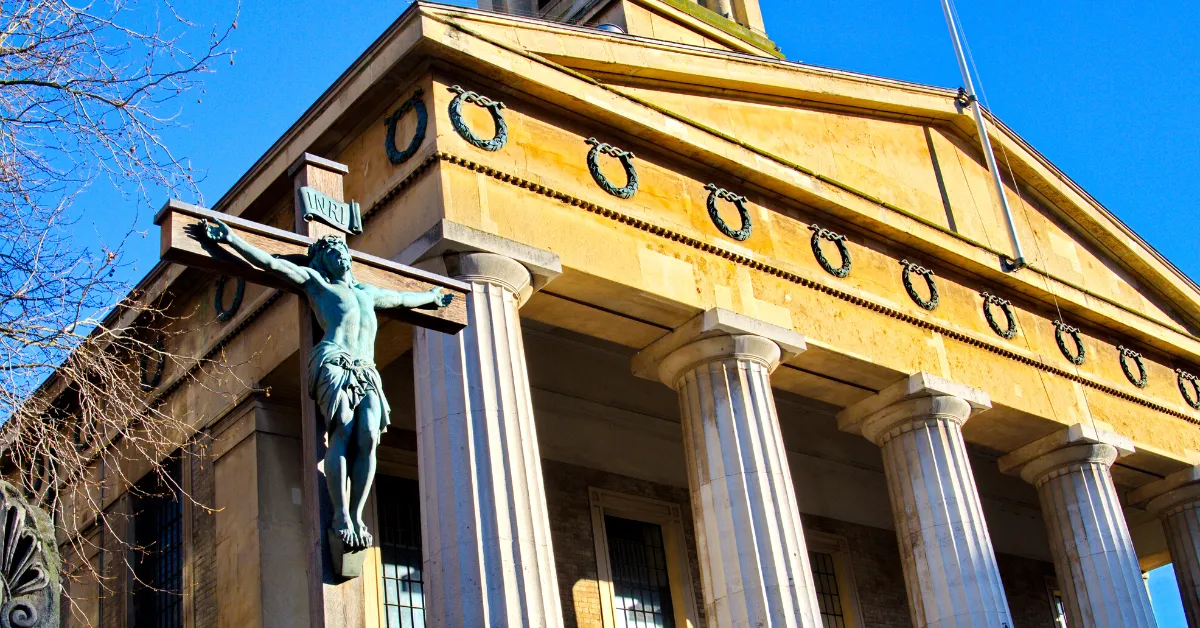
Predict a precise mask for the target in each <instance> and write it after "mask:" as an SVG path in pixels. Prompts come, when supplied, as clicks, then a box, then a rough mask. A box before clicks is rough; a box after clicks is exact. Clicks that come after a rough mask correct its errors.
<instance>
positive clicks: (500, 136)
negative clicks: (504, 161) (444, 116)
mask: <svg viewBox="0 0 1200 628" xmlns="http://www.w3.org/2000/svg"><path fill="white" fill-rule="evenodd" d="M449 90H450V91H451V92H454V93H455V94H457V96H455V97H454V99H453V100H451V101H450V107H449V113H450V124H451V125H452V126H453V127H454V130H455V131H457V132H458V135H459V137H461V138H463V139H464V140H467V142H470V144H471V145H472V146H474V147H476V148H482V149H483V150H487V151H497V150H500V149H501V148H504V145H505V144H506V143H508V124H507V123H506V122H505V121H504V114H502V113H500V110H501V109H503V108H504V103H502V102H500V101H498V100H492V99H491V98H488V97H487V96H481V95H479V94H477V93H475V92H470V91H467V90H465V89H463V88H461V87H459V86H458V85H455V86H453V87H450V88H449ZM464 102H466V103H470V104H472V105H479V106H480V107H483V108H484V109H487V110H488V112H489V113H491V114H492V123H493V124H495V125H496V134H495V135H494V136H492V139H490V140H485V139H483V138H481V137H479V136H478V135H475V133H474V132H472V131H471V127H469V126H467V121H466V120H464V119H463V116H462V106H463V103H464Z"/></svg>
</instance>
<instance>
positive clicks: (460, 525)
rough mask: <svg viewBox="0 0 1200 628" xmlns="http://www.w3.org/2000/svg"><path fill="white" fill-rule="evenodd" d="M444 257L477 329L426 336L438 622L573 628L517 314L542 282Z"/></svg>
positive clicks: (418, 347) (421, 450)
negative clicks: (563, 597)
mask: <svg viewBox="0 0 1200 628" xmlns="http://www.w3.org/2000/svg"><path fill="white" fill-rule="evenodd" d="M440 261H441V263H444V265H445V266H444V272H446V274H449V275H451V276H453V277H455V278H457V279H459V280H461V281H464V282H466V283H469V284H470V286H471V290H472V292H471V294H470V295H469V296H468V302H467V316H468V326H467V328H466V329H464V330H463V331H461V332H459V333H458V334H456V335H453V336H451V335H447V334H443V333H440V332H436V331H430V330H427V329H421V328H416V330H415V344H414V348H413V355H414V369H415V373H416V374H415V379H416V398H417V438H418V443H419V445H418V465H419V471H420V483H421V489H420V490H421V531H422V534H423V535H424V546H425V563H424V564H425V579H426V586H425V591H426V596H427V597H426V600H425V603H426V607H425V608H426V616H427V618H428V622H429V626H431V627H435V628H441V627H447V628H455V627H458V626H475V627H479V628H489V627H490V628H505V627H508V626H521V627H534V628H539V627H557V626H562V625H563V619H562V609H561V608H560V602H559V590H558V581H557V578H556V576H555V571H554V554H553V550H552V549H551V544H550V524H549V519H548V518H547V515H546V491H545V488H544V487H543V484H542V465H541V456H540V455H539V454H538V444H537V434H536V432H535V429H534V421H533V407H532V405H531V403H530V393H529V376H528V373H527V372H526V366H525V349H524V345H523V341H522V338H521V325H520V319H519V317H518V315H517V308H518V307H520V305H521V304H522V303H523V301H524V300H525V299H526V298H528V296H529V295H530V293H531V292H532V290H531V287H530V283H531V279H532V277H531V275H530V272H529V270H527V269H526V267H525V266H523V265H522V264H520V263H518V262H516V261H514V260H513V259H511V258H509V257H504V256H501V255H495V254H491V253H469V254H450V255H447V256H445V257H444V258H441V260H440ZM438 270H441V269H438Z"/></svg>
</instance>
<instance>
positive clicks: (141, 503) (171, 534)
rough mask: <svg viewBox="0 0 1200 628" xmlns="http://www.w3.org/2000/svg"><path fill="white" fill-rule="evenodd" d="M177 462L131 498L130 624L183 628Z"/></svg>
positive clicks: (141, 627) (143, 627) (145, 627)
mask: <svg viewBox="0 0 1200 628" xmlns="http://www.w3.org/2000/svg"><path fill="white" fill-rule="evenodd" d="M181 481H182V479H181V474H180V463H179V459H178V458H173V459H171V460H168V461H167V462H166V463H164V465H163V469H162V472H161V473H150V474H149V475H147V476H146V477H145V478H144V479H142V481H141V482H138V485H137V490H136V494H135V496H134V499H133V506H134V511H133V545H134V548H133V554H134V555H133V563H134V564H133V567H134V574H135V575H136V576H137V578H136V580H135V582H134V583H133V618H134V619H133V625H134V626H135V627H136V628H182V626H183V500H182V495H181V491H180V488H179V487H180V483H181Z"/></svg>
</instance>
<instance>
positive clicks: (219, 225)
mask: <svg viewBox="0 0 1200 628" xmlns="http://www.w3.org/2000/svg"><path fill="white" fill-rule="evenodd" d="M212 220H213V222H211V223H210V222H209V221H208V219H207V218H206V219H204V235H205V237H207V238H208V239H209V240H212V241H213V242H223V243H225V244H228V245H229V248H231V249H233V250H235V251H237V252H238V254H239V255H241V256H242V257H244V258H246V261H247V262H250V263H251V264H253V265H255V266H257V267H259V268H261V269H263V270H265V271H267V272H269V273H271V274H273V275H275V276H277V277H280V278H282V279H283V280H284V281H287V282H288V283H291V284H294V285H295V286H296V287H297V288H302V287H304V284H305V283H307V282H308V280H309V278H310V277H311V276H312V273H311V271H310V270H309V269H308V268H306V267H303V266H297V265H295V264H293V263H291V262H289V261H287V260H283V259H279V258H277V257H272V256H271V255H270V254H269V253H267V252H266V251H264V250H262V249H259V248H257V247H254V246H251V245H250V244H249V243H248V242H246V241H245V240H243V239H241V238H240V237H238V235H237V234H236V233H234V232H233V231H232V230H231V229H230V228H229V225H227V224H225V223H224V222H222V221H220V220H218V219H216V218H213V219H212ZM213 223H215V224H213Z"/></svg>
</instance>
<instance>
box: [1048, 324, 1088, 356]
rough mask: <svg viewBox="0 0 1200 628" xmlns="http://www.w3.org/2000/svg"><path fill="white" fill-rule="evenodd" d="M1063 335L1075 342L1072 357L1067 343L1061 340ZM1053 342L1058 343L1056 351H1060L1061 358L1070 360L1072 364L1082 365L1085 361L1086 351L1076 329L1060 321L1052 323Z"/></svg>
mask: <svg viewBox="0 0 1200 628" xmlns="http://www.w3.org/2000/svg"><path fill="white" fill-rule="evenodd" d="M1063 334H1070V336H1071V339H1072V340H1074V341H1075V354H1074V355H1072V354H1071V350H1070V348H1069V347H1067V341H1066V339H1064V338H1063ZM1054 340H1055V342H1057V343H1058V350H1059V351H1062V354H1063V357H1065V358H1067V359H1068V360H1070V361H1071V363H1072V364H1076V365H1079V364H1083V361H1084V360H1086V359H1087V349H1086V348H1085V347H1084V346H1083V337H1082V336H1080V334H1079V328H1078V327H1072V326H1070V325H1068V324H1066V323H1064V322H1062V321H1058V320H1056V321H1054Z"/></svg>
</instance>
